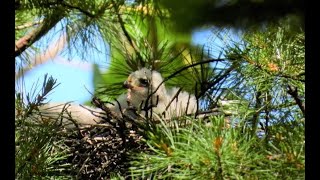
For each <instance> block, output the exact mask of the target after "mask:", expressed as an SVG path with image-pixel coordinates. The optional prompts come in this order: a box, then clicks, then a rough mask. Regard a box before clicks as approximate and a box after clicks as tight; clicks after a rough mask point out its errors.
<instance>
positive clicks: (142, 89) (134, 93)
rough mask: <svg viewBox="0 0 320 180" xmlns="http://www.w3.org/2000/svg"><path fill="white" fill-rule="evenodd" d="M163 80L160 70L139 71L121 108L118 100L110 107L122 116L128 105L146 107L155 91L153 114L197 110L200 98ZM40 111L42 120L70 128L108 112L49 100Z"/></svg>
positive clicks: (171, 114) (173, 114)
mask: <svg viewBox="0 0 320 180" xmlns="http://www.w3.org/2000/svg"><path fill="white" fill-rule="evenodd" d="M162 81H163V78H162V76H161V74H160V73H158V72H156V71H150V70H149V69H147V68H142V69H140V70H138V71H135V72H133V73H131V74H130V75H129V77H128V78H127V80H126V81H125V82H124V85H123V86H124V87H125V88H127V94H122V95H120V96H119V97H118V98H117V101H118V102H119V104H120V106H121V108H120V106H119V105H118V104H117V103H114V104H115V105H111V104H108V105H107V107H108V108H109V109H110V110H111V112H114V114H116V115H118V116H119V117H121V116H120V115H121V111H120V109H121V110H122V112H125V111H127V110H128V108H129V109H132V108H131V107H133V108H134V109H138V110H139V108H140V107H142V108H144V107H145V105H146V104H145V103H146V101H147V99H148V97H149V95H151V94H152V93H153V92H154V94H152V95H151V97H150V98H149V102H148V104H147V106H148V107H150V106H151V105H152V113H156V114H157V115H160V116H162V117H164V118H166V119H170V118H173V117H179V116H182V115H185V114H192V113H195V112H196V108H197V101H196V98H195V96H194V95H191V94H189V93H187V92H184V91H180V92H179V94H177V93H178V91H179V89H178V88H172V89H166V87H165V85H164V83H162ZM161 83H162V84H161ZM160 84H161V85H160ZM39 110H40V113H39V114H37V116H41V117H42V118H41V119H45V120H60V121H62V123H63V124H64V126H65V127H67V128H73V127H74V122H76V123H77V124H78V125H80V126H82V125H94V124H97V123H98V122H101V121H102V118H101V116H103V114H105V112H104V111H103V110H101V109H98V108H92V107H88V106H81V105H78V104H71V103H48V104H45V105H43V106H41V107H40V108H39ZM148 112H151V111H150V110H149V111H148ZM141 115H143V116H145V111H141ZM149 115H150V114H149ZM72 121H74V122H72Z"/></svg>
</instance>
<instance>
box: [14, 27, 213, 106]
mask: <svg viewBox="0 0 320 180" xmlns="http://www.w3.org/2000/svg"><path fill="white" fill-rule="evenodd" d="M211 36H212V33H211V32H210V31H209V30H200V31H195V32H194V33H193V37H192V41H193V43H194V44H201V45H203V44H205V43H207V42H208V40H209V39H210V37H211ZM103 54H104V53H101V54H99V55H95V56H96V57H95V58H93V59H91V60H85V61H84V60H83V59H81V57H80V55H77V54H76V55H75V57H74V58H73V59H72V60H71V61H68V60H67V57H64V56H57V57H55V58H54V59H52V60H49V61H48V62H47V63H44V64H41V65H39V66H37V67H35V68H33V69H32V70H31V71H29V72H27V73H26V74H25V77H24V86H25V89H26V92H30V90H31V88H32V86H34V85H35V83H36V82H37V81H39V86H41V85H42V82H43V77H44V75H45V74H48V75H49V76H52V77H53V78H54V79H57V83H59V86H57V87H56V88H55V89H54V90H53V91H52V93H51V94H49V96H47V100H48V101H49V102H69V101H72V102H74V103H77V104H82V103H84V102H86V101H88V100H90V98H91V94H90V93H93V72H92V63H93V62H99V60H101V59H108V58H107V57H106V56H105V55H103ZM17 83H21V82H20V81H18V82H17ZM16 85H17V84H16Z"/></svg>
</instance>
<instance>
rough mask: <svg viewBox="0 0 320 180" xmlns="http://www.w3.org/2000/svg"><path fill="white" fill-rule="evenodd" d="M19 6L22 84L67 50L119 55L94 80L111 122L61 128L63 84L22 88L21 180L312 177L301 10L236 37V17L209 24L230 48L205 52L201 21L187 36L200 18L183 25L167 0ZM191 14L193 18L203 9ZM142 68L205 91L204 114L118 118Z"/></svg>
mask: <svg viewBox="0 0 320 180" xmlns="http://www.w3.org/2000/svg"><path fill="white" fill-rule="evenodd" d="M15 2H16V8H15V11H16V25H17V26H16V29H15V30H16V67H17V68H16V71H17V73H16V74H17V75H16V79H18V78H23V76H24V73H25V72H26V71H28V70H30V69H32V68H33V67H35V66H37V65H38V64H41V63H43V62H44V61H46V60H48V59H50V58H52V57H53V56H54V55H56V54H59V53H68V54H69V55H70V59H71V58H72V55H73V54H74V53H75V51H77V50H78V49H79V48H83V49H86V48H88V47H91V48H96V45H95V42H96V39H97V38H98V39H100V40H101V41H102V42H103V43H105V47H109V49H110V51H109V52H110V62H108V63H109V67H108V68H107V69H106V71H101V70H99V68H98V66H96V68H95V75H94V79H93V81H94V84H95V94H94V97H93V100H92V102H93V104H94V105H95V106H97V108H99V109H101V110H102V111H103V112H105V114H104V116H103V118H102V119H103V120H104V121H103V122H102V123H98V124H96V125H92V126H88V127H87V126H86V127H77V128H75V129H73V130H70V129H65V128H64V127H63V126H61V123H59V122H60V121H61V118H62V115H63V112H61V113H58V115H57V116H55V117H56V118H54V119H48V117H47V116H45V115H43V113H42V112H41V110H40V106H42V105H44V104H47V103H48V102H47V101H46V96H47V95H48V93H50V92H51V90H52V89H54V88H55V87H56V85H57V82H58V81H59V80H54V79H53V78H52V77H49V78H48V77H47V76H46V77H45V78H44V81H43V85H42V88H41V90H40V91H39V92H36V90H35V89H37V88H35V89H32V90H30V91H29V92H25V90H22V89H19V87H20V86H18V88H17V89H16V122H15V125H16V140H15V145H16V179H26V178H55V179H70V178H77V179H81V178H85V179H99V178H103V179H109V178H114V179H123V178H143V179H145V178H149V179H151V178H152V179H166V178H168V179H292V178H295V179H304V170H305V166H304V162H305V159H304V157H305V156H304V153H305V141H304V122H305V120H304V117H305V105H304V101H305V100H304V94H305V87H304V82H305V78H304V75H305V70H304V57H305V56H304V53H305V50H304V28H303V27H301V26H300V24H299V23H300V20H299V17H300V15H301V14H300V13H301V12H300V11H299V12H298V20H297V19H295V18H297V17H296V16H294V17H293V16H285V17H284V18H283V17H282V15H281V13H280V14H279V17H277V18H276V20H274V19H272V21H270V19H266V22H265V23H264V24H263V25H262V26H259V25H257V24H255V23H256V21H252V22H253V23H252V22H251V23H252V24H253V26H252V24H251V23H249V25H250V26H247V25H246V28H244V29H243V28H240V29H237V31H235V30H234V29H232V28H229V25H230V24H231V25H234V24H233V22H229V21H228V16H227V15H226V17H225V18H226V19H225V20H226V21H224V22H225V23H223V21H222V22H221V23H219V21H217V20H216V19H214V18H211V19H210V18H209V19H205V20H204V21H205V22H200V23H202V24H200V25H203V23H204V24H207V22H210V24H215V23H216V24H217V25H218V26H225V25H227V26H226V27H225V28H221V27H219V28H217V27H211V26H210V27H207V28H209V29H211V30H212V36H213V37H214V38H216V39H219V38H220V40H221V41H222V42H225V44H223V45H222V44H220V43H219V44H218V43H217V42H216V41H214V40H212V41H209V42H208V43H207V44H206V45H205V46H203V47H199V46H196V45H194V44H192V42H191V34H190V33H189V32H188V30H189V28H193V27H195V26H198V25H199V24H197V23H195V24H192V23H191V24H189V25H190V26H188V27H186V26H181V27H186V28H187V29H186V31H182V32H181V31H180V32H177V31H176V30H177V29H179V28H180V30H181V27H176V26H177V25H178V26H180V25H183V24H184V25H185V24H188V22H189V21H188V20H190V19H188V18H186V20H185V21H183V19H181V18H178V21H179V22H180V21H181V23H177V21H176V20H177V19H176V18H177V17H179V15H180V14H174V12H172V9H170V8H171V7H170V6H169V5H168V4H166V2H158V1H141V2H140V1H117V2H115V1H113V0H111V1H99V0H95V1H89V0H88V1H73V0H70V1H33V0H30V1H15ZM201 2H202V1H199V4H200V5H199V4H198V5H199V6H200V7H203V6H202V5H201ZM176 3H178V1H177V2H175V3H173V5H176ZM239 3H240V2H239ZM297 3H298V2H297ZM297 3H296V4H297ZM236 4H237V3H236ZM240 4H241V3H240ZM262 4H263V3H262ZM181 5H182V4H181ZM183 5H186V10H188V6H187V5H189V4H188V3H187V4H183ZM182 7H183V6H181V7H180V8H181V9H183V8H182ZM221 7H223V6H221ZM240 7H241V6H240ZM261 7H263V6H261ZM177 8H178V7H177ZM189 8H190V7H189ZM231 9H232V8H231ZM176 10H177V11H176V12H177V13H181V12H182V11H180V9H176ZM200 10H201V9H200ZM268 10H269V9H268V8H266V11H265V12H268ZM289 10H290V9H289ZM187 12H190V14H188V17H189V15H190V16H191V17H192V16H195V14H193V13H196V12H199V9H196V11H187ZM204 12H207V11H204ZM302 13H303V12H302ZM226 14H228V13H226ZM230 14H232V12H230ZM285 14H286V13H285ZM204 15H205V14H202V17H203V16H204ZM210 17H211V16H210ZM230 17H232V16H231V15H230ZM200 18H201V16H200ZM241 18H243V20H246V19H247V16H246V14H244V15H243V17H242V16H239V19H241ZM296 20H297V21H296ZM239 22H242V21H240V20H239ZM244 22H245V21H244ZM259 22H261V21H260V20H259ZM263 22H264V21H263ZM297 22H298V23H297ZM57 27H62V28H61V29H59V30H57V32H58V33H60V35H59V38H58V40H57V42H58V43H57V44H59V46H54V43H52V40H53V37H48V36H46V34H48V32H49V31H51V30H54V29H55V28H57ZM237 27H238V26H237ZM241 27H242V26H241ZM236 32H238V39H237V40H236V39H234V34H236ZM50 42H51V43H50ZM79 44H81V46H80V47H79V46H78V45H79ZM97 51H98V49H96V51H93V52H91V53H90V52H86V51H83V52H82V56H83V57H90V56H91V55H92V54H94V53H95V52H97ZM45 52H47V54H46V53H45ZM216 52H218V53H216ZM39 53H40V55H39ZM41 53H42V55H41ZM30 67H31V68H30ZM142 67H147V68H150V69H153V70H157V71H159V72H160V73H161V74H162V75H163V76H164V78H165V84H166V86H168V87H171V86H178V87H181V88H182V89H183V90H185V91H188V92H189V93H192V94H195V96H196V97H197V100H198V104H199V107H198V112H197V113H196V114H194V115H192V116H185V117H180V118H175V119H170V120H167V119H160V121H159V122H157V123H154V122H152V119H148V118H146V119H143V120H140V121H135V120H133V119H131V118H130V117H123V118H115V117H112V116H110V114H108V111H107V110H108V109H107V108H105V101H110V100H111V99H112V98H115V97H117V96H118V95H119V94H122V93H124V92H125V91H124V90H123V89H122V88H121V85H122V82H123V81H124V80H125V78H126V77H127V76H128V74H129V73H130V72H132V71H135V70H137V69H139V68H142ZM62 111H64V110H62ZM68 115H69V116H70V118H71V119H72V116H73V114H68Z"/></svg>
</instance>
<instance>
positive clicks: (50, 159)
mask: <svg viewBox="0 0 320 180" xmlns="http://www.w3.org/2000/svg"><path fill="white" fill-rule="evenodd" d="M55 84H56V81H55V80H54V79H53V78H52V77H49V78H48V79H47V76H45V79H44V82H43V86H42V88H41V92H39V93H34V94H27V95H26V96H24V95H23V94H22V93H17V97H16V121H15V127H16V130H15V147H16V152H15V162H16V172H15V177H16V179H42V178H55V179H63V178H68V177H69V175H68V174H66V172H67V171H68V170H67V169H68V168H70V167H71V166H70V164H67V163H63V161H64V160H65V159H67V158H68V157H69V156H70V154H69V152H68V148H66V146H65V144H64V137H63V136H62V134H63V132H62V131H61V127H59V126H58V125H57V123H56V122H55V121H48V119H46V118H45V117H44V116H41V115H40V116H39V115H38V114H39V109H38V107H39V106H40V105H41V104H43V103H45V99H46V96H47V95H48V94H49V92H50V91H52V89H54V88H55V87H56V85H55ZM36 90H37V86H35V90H34V92H35V91H36ZM26 101H27V102H26ZM39 117H41V118H39Z"/></svg>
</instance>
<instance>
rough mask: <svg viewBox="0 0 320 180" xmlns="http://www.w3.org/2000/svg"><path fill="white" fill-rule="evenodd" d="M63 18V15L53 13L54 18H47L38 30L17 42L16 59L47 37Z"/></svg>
mask: <svg viewBox="0 0 320 180" xmlns="http://www.w3.org/2000/svg"><path fill="white" fill-rule="evenodd" d="M63 17H64V16H63V15H62V14H61V13H58V12H56V13H53V14H52V16H51V17H48V18H46V19H45V20H44V21H43V23H42V24H41V25H40V26H39V27H38V28H36V29H34V30H33V31H31V32H30V33H29V34H27V35H25V36H24V37H22V38H20V39H19V40H18V41H16V43H15V57H17V56H19V55H21V53H23V52H24V51H25V50H26V49H27V48H28V47H30V46H31V45H32V44H33V43H35V42H36V41H38V40H39V39H40V38H41V37H42V36H44V35H46V34H47V33H48V31H49V30H50V29H52V28H53V27H54V26H55V25H56V24H57V23H58V22H59V21H60V20H61V19H62V18H63Z"/></svg>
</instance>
